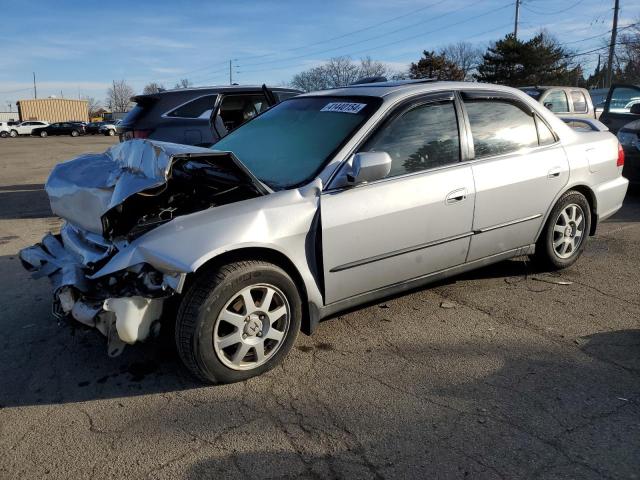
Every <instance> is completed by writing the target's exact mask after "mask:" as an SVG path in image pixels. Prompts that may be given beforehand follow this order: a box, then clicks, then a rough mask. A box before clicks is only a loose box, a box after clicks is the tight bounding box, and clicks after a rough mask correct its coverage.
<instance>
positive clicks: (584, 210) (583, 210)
mask: <svg viewBox="0 0 640 480" xmlns="http://www.w3.org/2000/svg"><path fill="white" fill-rule="evenodd" d="M590 229H591V208H590V206H589V202H588V201H587V199H586V198H585V196H584V195H582V194H581V193H580V192H576V191H573V190H570V191H568V192H567V193H565V194H564V195H563V196H562V197H560V200H558V203H556V205H555V207H553V210H552V211H551V214H550V215H549V218H548V219H547V223H546V225H545V228H544V230H543V232H542V234H541V235H540V238H539V239H538V243H537V244H536V252H535V255H534V259H535V260H536V261H538V263H540V264H541V265H542V266H544V267H547V268H553V269H560V268H566V267H568V266H570V265H573V264H574V263H575V262H576V260H578V258H579V257H580V255H582V252H583V250H584V246H585V243H586V240H587V236H588V235H589V231H590Z"/></svg>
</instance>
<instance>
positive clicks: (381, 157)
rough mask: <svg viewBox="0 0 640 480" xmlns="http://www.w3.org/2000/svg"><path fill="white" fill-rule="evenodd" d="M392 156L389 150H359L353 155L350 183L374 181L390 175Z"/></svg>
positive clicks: (349, 176)
mask: <svg viewBox="0 0 640 480" xmlns="http://www.w3.org/2000/svg"><path fill="white" fill-rule="evenodd" d="M390 171H391V157H390V156H389V154H388V153H387V152H359V153H356V154H355V155H354V156H353V162H352V165H351V173H350V174H349V175H347V180H349V183H352V184H357V183H362V182H373V181H374V180H380V179H381V178H384V177H386V176H387V175H389V172H390Z"/></svg>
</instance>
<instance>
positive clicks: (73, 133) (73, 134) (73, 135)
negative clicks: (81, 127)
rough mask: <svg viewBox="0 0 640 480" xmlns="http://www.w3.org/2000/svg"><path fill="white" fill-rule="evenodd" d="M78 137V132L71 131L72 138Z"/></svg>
mask: <svg viewBox="0 0 640 480" xmlns="http://www.w3.org/2000/svg"><path fill="white" fill-rule="evenodd" d="M78 135H80V133H79V132H78V131H77V130H71V136H72V137H77V136H78Z"/></svg>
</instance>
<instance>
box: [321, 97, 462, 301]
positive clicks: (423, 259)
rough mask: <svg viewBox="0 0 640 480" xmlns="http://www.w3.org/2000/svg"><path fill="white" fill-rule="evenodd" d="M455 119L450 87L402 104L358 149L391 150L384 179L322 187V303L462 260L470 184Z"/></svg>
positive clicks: (455, 109)
mask: <svg viewBox="0 0 640 480" xmlns="http://www.w3.org/2000/svg"><path fill="white" fill-rule="evenodd" d="M458 118H459V111H458V110H457V107H456V104H455V103H454V98H453V95H452V94H451V93H448V94H446V95H440V96H437V97H431V98H428V99H422V100H416V101H414V102H412V103H411V104H410V105H408V106H406V107H402V108H401V109H400V110H399V111H397V112H396V114H394V115H393V116H392V117H391V118H390V119H389V120H388V121H386V122H385V123H384V124H383V125H382V126H381V127H379V129H378V130H377V131H376V132H375V133H374V135H373V136H372V137H371V138H370V139H369V140H368V141H367V142H366V143H365V144H364V145H363V146H362V147H361V148H360V149H359V151H384V152H387V153H388V154H389V155H390V156H391V158H392V162H393V163H392V167H391V171H390V173H389V175H388V176H387V178H384V179H381V180H378V181H375V182H371V183H364V184H360V185H357V186H354V187H346V188H345V187H343V188H336V189H332V188H331V185H330V186H329V189H328V190H326V191H325V192H323V194H322V196H321V207H320V210H321V225H322V247H323V248H322V252H323V253H322V254H323V264H324V279H325V302H326V303H327V304H329V303H333V302H336V301H339V300H342V299H346V298H349V297H352V296H355V295H358V294H361V293H365V292H369V291H372V290H376V289H379V288H384V287H387V286H390V285H393V284H398V283H401V282H404V281H407V280H411V279H415V278H419V277H421V276H424V275H427V274H429V273H432V272H435V271H438V270H442V269H445V268H447V267H451V266H454V265H459V264H461V263H464V261H465V258H466V255H467V251H468V247H469V237H470V236H471V226H472V222H473V199H474V185H473V176H472V173H471V167H470V165H469V164H465V163H462V162H461V161H460V160H461V148H460V144H461V142H460V137H459V130H460V129H459V123H458Z"/></svg>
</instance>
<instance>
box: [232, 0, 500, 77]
mask: <svg viewBox="0 0 640 480" xmlns="http://www.w3.org/2000/svg"><path fill="white" fill-rule="evenodd" d="M512 5H513V2H509V3H508V4H506V5H503V6H501V7H498V8H495V9H492V10H489V11H487V12H485V13H483V14H481V15H475V16H474V17H471V18H467V19H464V20H461V21H459V22H455V23H451V24H448V25H444V26H442V27H440V28H436V29H433V30H429V31H426V32H421V33H419V34H417V35H411V36H409V37H404V38H401V39H399V40H395V41H393V42H388V43H385V44H380V45H376V46H374V47H369V48H366V49H363V50H359V51H355V52H349V53H347V55H356V54H359V53H364V52H369V51H372V50H377V49H379V48H384V47H388V46H391V45H397V44H399V43H403V42H406V41H408V40H414V39H416V38H419V37H422V36H424V35H428V34H431V33H435V32H439V31H442V30H446V29H448V28H450V27H454V26H457V25H461V24H463V23H467V22H470V21H473V20H476V19H478V18H481V17H485V16H487V15H490V14H492V13H495V12H497V11H499V10H503V9H505V8H508V7H511V6H512ZM317 53H320V52H316V53H315V54H317ZM315 54H312V55H315ZM305 56H308V55H305ZM290 60H293V59H290ZM299 65H300V64H294V65H286V66H282V67H270V68H259V69H254V70H248V71H242V73H254V72H263V71H266V70H283V69H286V68H293V67H296V66H299Z"/></svg>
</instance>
